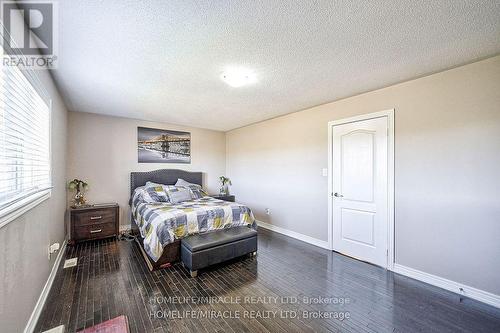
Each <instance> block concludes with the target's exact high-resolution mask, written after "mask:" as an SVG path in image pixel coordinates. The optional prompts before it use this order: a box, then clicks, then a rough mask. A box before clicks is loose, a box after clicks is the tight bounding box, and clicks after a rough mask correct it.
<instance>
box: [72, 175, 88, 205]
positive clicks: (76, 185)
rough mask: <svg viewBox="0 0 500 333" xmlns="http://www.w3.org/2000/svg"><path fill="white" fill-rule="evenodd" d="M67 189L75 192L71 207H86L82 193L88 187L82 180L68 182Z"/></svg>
mask: <svg viewBox="0 0 500 333" xmlns="http://www.w3.org/2000/svg"><path fill="white" fill-rule="evenodd" d="M68 188H69V189H70V190H76V193H75V197H74V199H73V206H72V207H82V206H86V203H87V202H86V200H85V196H84V192H85V190H87V189H88V188H89V185H88V184H87V183H86V182H84V181H83V180H81V179H76V178H75V179H73V180H72V181H70V182H69V184H68Z"/></svg>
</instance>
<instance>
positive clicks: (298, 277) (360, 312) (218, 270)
mask: <svg viewBox="0 0 500 333" xmlns="http://www.w3.org/2000/svg"><path fill="white" fill-rule="evenodd" d="M73 257H78V266H76V267H73V268H66V269H62V263H61V267H59V270H58V273H57V276H56V279H55V281H54V284H53V287H52V290H51V292H50V295H49V297H48V300H47V302H46V304H45V307H44V309H43V311H42V314H41V316H40V319H39V321H38V324H37V327H36V332H40V331H43V330H47V329H49V328H52V327H55V326H58V325H61V324H64V325H65V326H66V328H67V332H75V331H77V330H80V329H83V328H85V327H89V326H92V325H95V324H98V323H100V322H102V321H105V320H108V319H110V318H113V317H116V316H119V315H122V314H124V315H127V316H128V318H129V323H130V330H131V332H313V331H314V332H328V331H332V332H337V331H339V332H495V331H496V332H499V331H500V310H499V309H496V308H493V307H490V306H487V305H485V304H482V303H479V302H476V301H474V300H471V299H467V298H464V299H460V297H459V296H458V295H457V294H454V293H451V292H448V291H445V290H443V289H439V288H436V287H433V286H430V285H427V284H424V283H421V282H418V281H415V280H412V279H409V278H406V277H404V276H401V275H398V274H394V273H391V272H389V271H386V270H384V269H382V268H379V267H376V266H373V265H370V264H366V263H364V262H360V261H357V260H353V259H351V258H348V257H345V256H342V255H340V254H337V253H332V252H330V251H327V250H323V249H319V248H317V247H314V246H312V245H309V244H306V243H302V242H299V241H297V240H294V239H291V238H288V237H285V236H282V235H279V234H276V233H273V232H270V231H266V230H263V229H262V228H261V229H260V230H259V251H258V255H257V257H254V258H251V257H247V258H243V259H240V260H235V261H232V262H230V263H228V264H225V265H218V266H216V267H213V268H211V269H209V270H205V271H201V274H200V275H199V276H198V278H194V279H193V278H191V277H190V276H189V272H187V271H186V270H185V269H184V268H183V267H182V265H181V264H176V265H174V266H173V267H171V268H167V269H163V270H158V271H155V272H150V271H149V270H148V269H147V266H146V264H145V262H144V260H143V258H142V257H141V253H140V252H139V249H138V247H137V245H136V244H135V243H133V242H127V241H115V240H101V241H94V242H88V243H82V244H78V245H76V246H74V247H71V246H68V247H67V249H66V253H65V258H73ZM168 297H178V298H170V299H169V298H168ZM188 297H192V298H188ZM209 297H220V298H215V299H210V300H211V301H212V302H210V303H207V300H209ZM238 297H240V298H238ZM248 297H253V298H251V299H249V298H248ZM275 297H277V298H278V299H277V300H276V299H275ZM304 297H308V298H313V299H314V300H315V301H317V302H320V303H315V304H308V302H305V301H304ZM320 297H321V298H320ZM325 298H327V299H326V300H325ZM328 302H329V304H328ZM342 302H344V304H341V303H342ZM168 315H170V316H174V317H171V318H166V316H168ZM238 315H239V316H240V318H239V319H238V318H235V317H237V316H238ZM312 315H322V316H330V317H331V318H322V319H312V318H310V317H311V316H312ZM250 316H252V318H248V317H250ZM342 318H344V319H343V320H341V319H342Z"/></svg>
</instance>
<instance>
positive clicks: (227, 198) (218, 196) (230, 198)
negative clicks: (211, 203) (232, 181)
mask: <svg viewBox="0 0 500 333" xmlns="http://www.w3.org/2000/svg"><path fill="white" fill-rule="evenodd" d="M210 196H211V197H212V198H215V199H219V200H224V201H231V202H234V200H235V197H234V195H221V194H213V195H210Z"/></svg>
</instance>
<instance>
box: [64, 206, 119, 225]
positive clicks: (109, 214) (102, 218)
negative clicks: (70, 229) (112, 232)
mask: <svg viewBox="0 0 500 333" xmlns="http://www.w3.org/2000/svg"><path fill="white" fill-rule="evenodd" d="M73 218H74V220H73V223H74V226H75V227H80V226H86V225H96V224H103V223H111V222H115V220H116V214H115V211H114V210H112V209H98V210H92V211H88V212H81V213H77V214H74V216H73Z"/></svg>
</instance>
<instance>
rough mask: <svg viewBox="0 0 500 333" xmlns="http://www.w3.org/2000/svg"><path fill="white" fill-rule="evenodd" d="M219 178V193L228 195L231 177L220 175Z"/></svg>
mask: <svg viewBox="0 0 500 333" xmlns="http://www.w3.org/2000/svg"><path fill="white" fill-rule="evenodd" d="M219 180H220V183H221V187H220V194H221V195H229V185H232V183H231V179H229V178H227V177H225V176H220V177H219Z"/></svg>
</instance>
